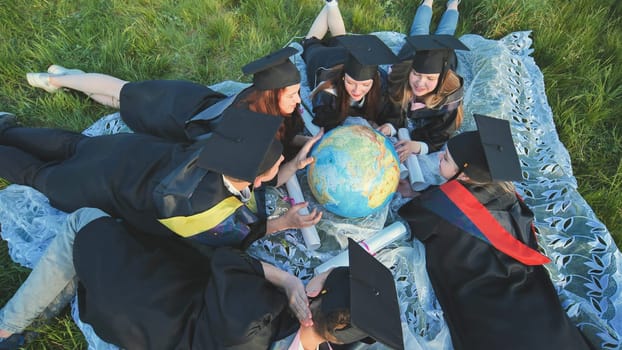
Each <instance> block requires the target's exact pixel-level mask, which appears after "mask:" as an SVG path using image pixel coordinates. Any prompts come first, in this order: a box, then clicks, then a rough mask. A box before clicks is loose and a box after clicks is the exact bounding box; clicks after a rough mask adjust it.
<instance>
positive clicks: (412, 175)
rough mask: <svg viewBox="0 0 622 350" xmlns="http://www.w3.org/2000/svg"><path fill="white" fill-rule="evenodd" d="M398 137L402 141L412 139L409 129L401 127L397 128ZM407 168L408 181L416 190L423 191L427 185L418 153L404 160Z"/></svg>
mask: <svg viewBox="0 0 622 350" xmlns="http://www.w3.org/2000/svg"><path fill="white" fill-rule="evenodd" d="M397 139H398V140H400V141H404V140H407V141H411V139H410V134H409V132H408V129H406V128H400V129H399V130H397ZM404 164H405V165H406V169H408V181H409V183H410V186H411V187H412V189H413V190H414V191H421V190H423V189H425V188H426V187H427V185H426V184H425V183H424V180H423V173H422V172H421V166H420V165H419V160H418V159H417V155H416V154H411V155H409V156H408V158H406V160H405V161H404Z"/></svg>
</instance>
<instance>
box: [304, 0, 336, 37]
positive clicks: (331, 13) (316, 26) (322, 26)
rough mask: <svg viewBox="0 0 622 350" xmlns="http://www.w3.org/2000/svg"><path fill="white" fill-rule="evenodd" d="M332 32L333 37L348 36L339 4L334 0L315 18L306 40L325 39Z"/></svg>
mask: <svg viewBox="0 0 622 350" xmlns="http://www.w3.org/2000/svg"><path fill="white" fill-rule="evenodd" d="M328 32H330V33H331V35H332V36H338V35H344V34H346V26H345V24H344V23H343V17H342V16H341V11H339V6H338V5H337V2H336V1H335V0H333V1H332V2H331V3H329V4H327V5H324V7H323V8H322V10H321V11H320V13H319V14H318V15H317V17H315V20H314V21H313V24H311V28H310V29H309V32H308V33H307V36H306V38H307V39H309V38H312V37H316V38H318V39H323V38H324V36H326V33H328Z"/></svg>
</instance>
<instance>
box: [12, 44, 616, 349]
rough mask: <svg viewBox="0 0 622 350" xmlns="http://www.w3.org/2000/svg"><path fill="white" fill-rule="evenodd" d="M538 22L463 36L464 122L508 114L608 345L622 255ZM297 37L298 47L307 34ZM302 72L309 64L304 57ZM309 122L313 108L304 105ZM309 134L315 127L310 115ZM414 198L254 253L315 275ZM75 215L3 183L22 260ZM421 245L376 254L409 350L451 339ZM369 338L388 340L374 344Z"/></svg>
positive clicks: (596, 340)
mask: <svg viewBox="0 0 622 350" xmlns="http://www.w3.org/2000/svg"><path fill="white" fill-rule="evenodd" d="M374 34H376V35H378V36H379V37H380V38H381V39H382V40H383V41H385V42H386V43H387V44H388V45H389V46H390V47H391V48H392V49H393V50H394V51H397V50H398V49H399V47H401V45H402V43H403V39H404V36H403V34H400V33H394V32H381V33H374ZM529 34H530V33H529V32H515V33H511V34H509V35H508V36H506V37H505V38H503V39H501V40H487V39H484V38H482V37H481V36H477V35H465V36H463V37H461V38H460V39H461V40H462V42H463V43H465V44H466V45H467V46H468V47H469V48H470V49H471V51H469V52H458V58H459V68H458V73H459V74H460V75H462V76H463V77H464V80H465V100H464V103H465V121H464V124H463V126H462V128H461V129H462V130H472V129H475V125H474V121H473V119H472V115H473V113H481V114H486V115H490V116H494V117H497V118H504V119H507V120H509V121H510V123H511V126H512V132H513V136H514V141H515V144H516V146H517V149H518V152H519V156H520V159H521V163H522V169H523V175H524V178H525V180H524V181H522V182H521V183H517V184H516V186H517V189H518V191H519V193H520V194H521V196H522V197H523V198H524V199H525V201H526V203H527V204H528V205H529V207H530V208H531V209H532V210H533V211H534V213H535V216H536V221H535V225H536V229H537V235H538V238H539V242H540V245H541V247H542V249H543V250H544V252H545V253H546V255H547V256H549V257H550V258H551V260H552V262H551V263H550V264H548V265H546V268H547V269H548V271H549V272H550V275H551V278H552V280H553V282H554V285H555V286H556V288H557V291H558V294H559V296H560V299H561V301H562V305H563V306H564V308H565V310H566V312H567V313H568V315H569V316H570V318H571V319H572V320H573V322H575V324H577V325H578V327H579V328H580V329H581V330H582V331H583V332H584V334H585V335H586V336H587V338H588V339H589V341H590V342H591V343H592V344H593V345H594V346H595V348H599V349H619V348H621V347H622V338H621V335H622V297H621V294H620V293H621V288H620V286H622V276H621V274H620V272H621V271H622V255H621V254H620V251H619V250H618V248H617V247H616V244H615V242H614V241H613V239H612V237H611V235H610V233H609V232H608V230H607V228H606V227H605V226H604V225H603V224H602V222H600V221H599V220H598V219H597V218H596V216H595V214H594V212H593V211H592V210H591V208H590V207H589V205H588V204H587V203H586V202H585V200H584V199H583V198H582V197H581V195H580V194H579V193H578V191H577V183H576V179H575V178H574V177H573V174H572V167H571V163H570V156H569V154H568V152H567V150H566V149H565V148H564V146H563V144H562V143H561V142H560V140H559V138H558V136H557V133H556V130H555V124H554V122H553V116H552V111H551V109H550V106H549V105H548V102H547V99H546V95H545V90H544V82H543V76H542V73H541V71H540V69H539V68H538V67H537V65H536V63H535V62H534V60H533V58H532V57H531V56H530V54H531V53H532V52H533V49H532V48H531V44H532V41H531V39H530V37H529ZM290 45H291V46H294V47H297V48H299V49H300V45H299V44H298V43H292V44H290ZM295 62H296V64H297V65H298V67H299V68H300V69H301V71H302V72H304V62H303V61H302V59H301V58H300V57H299V55H298V56H296V57H295ZM302 77H303V89H302V91H301V95H302V98H303V104H304V105H305V107H306V109H307V110H309V107H310V106H309V98H308V97H309V92H310V91H309V89H308V88H307V87H306V83H305V82H304V79H305V77H306V74H302ZM244 86H246V85H245V84H241V83H236V82H223V83H221V84H217V85H215V86H213V88H215V89H217V90H219V91H222V92H224V93H233V92H235V91H239V90H240V89H241V88H243V87H244ZM305 115H306V117H307V119H309V120H310V118H311V116H310V114H309V112H306V113H305ZM125 131H130V130H129V129H127V127H126V126H125V125H124V124H123V122H122V121H121V120H120V118H119V116H118V115H117V114H113V115H109V116H105V117H103V118H102V119H100V120H99V121H97V122H96V123H95V124H93V125H92V126H91V127H90V128H88V129H87V130H85V133H86V134H89V135H99V134H108V133H117V132H125ZM308 131H309V132H310V133H315V132H317V129H316V128H314V127H313V125H309V127H308ZM298 176H299V181H300V184H301V186H302V187H303V192H304V194H305V198H306V199H307V200H308V201H309V202H310V203H311V206H317V203H315V202H314V200H313V197H312V195H311V194H310V191H309V189H308V187H307V186H306V180H305V178H304V176H305V173H304V171H301V172H299V174H298ZM285 196H286V193H285V191H284V189H270V191H269V200H268V209H269V212H271V213H272V215H279V214H280V213H282V212H283V211H284V210H287V208H288V206H289V204H288V202H287V201H286V200H284V197H285ZM403 203H405V200H404V199H402V198H401V197H400V196H399V195H397V196H396V197H395V198H394V199H393V201H392V202H391V203H390V204H389V205H388V206H387V208H385V210H383V211H381V212H379V213H375V214H373V215H371V216H369V217H365V218H360V219H343V218H340V217H337V216H335V215H331V214H330V213H325V216H324V217H323V219H322V221H321V222H320V223H319V224H318V226H317V228H318V232H319V234H320V237H321V238H322V247H321V248H320V249H318V250H316V251H309V250H308V249H306V246H305V245H304V242H303V239H302V236H301V234H300V232H299V231H297V230H288V231H284V232H280V233H277V234H275V235H271V236H270V237H267V238H264V239H261V240H259V241H257V242H256V243H255V244H253V245H252V246H251V247H250V248H249V252H250V253H251V254H252V255H254V256H256V257H258V258H261V259H263V260H266V261H268V262H272V263H274V264H276V265H278V266H280V267H281V268H283V269H285V270H288V271H290V272H292V273H295V274H297V275H298V276H300V277H301V278H302V279H303V280H307V279H308V278H309V277H310V276H311V275H312V273H313V268H314V267H315V266H317V265H319V264H320V263H321V262H323V261H326V260H327V259H329V258H330V257H332V256H334V255H336V254H338V253H339V252H340V251H341V250H342V249H343V248H345V246H346V243H345V242H346V238H347V237H352V238H353V239H355V240H362V239H365V238H367V237H369V236H370V235H371V234H373V233H375V232H377V231H378V230H380V229H381V228H382V227H384V226H386V225H388V224H390V223H391V222H393V221H396V220H400V218H399V217H398V216H397V215H396V210H397V209H398V208H399V207H400V206H401V205H402V204H403ZM65 215H66V214H65V213H62V212H60V211H58V210H56V209H54V208H52V207H51V206H50V205H49V204H48V202H47V199H46V198H45V197H44V196H43V195H42V194H40V193H39V192H37V191H35V190H33V189H31V188H29V187H25V186H18V185H11V186H9V187H7V188H6V189H5V190H2V191H0V222H1V223H2V236H3V238H4V239H5V240H6V241H7V242H8V243H9V252H10V254H11V257H12V258H13V260H14V261H15V262H17V263H19V264H22V265H24V266H28V267H32V266H33V264H34V263H35V262H36V261H37V260H38V258H39V256H40V255H41V253H42V251H43V250H44V249H45V247H46V246H47V242H49V240H50V238H51V237H53V236H54V235H55V234H56V232H57V230H58V229H59V227H60V223H61V222H62V221H63V220H64V216H65ZM423 249H424V248H423V246H422V245H421V244H420V243H418V242H416V241H415V242H408V241H398V242H396V243H393V244H391V245H390V246H389V247H387V248H385V249H383V250H382V251H381V252H380V253H379V254H378V255H377V257H378V259H379V260H380V261H382V262H383V263H384V264H385V265H387V266H389V267H390V268H391V270H392V272H393V274H394V277H395V281H396V286H397V289H398V296H399V301H400V307H401V311H402V328H403V331H404V338H405V339H404V340H405V344H406V348H407V349H451V348H452V346H451V339H450V337H449V332H448V328H447V325H446V324H445V321H444V319H443V312H442V310H441V309H440V306H439V305H438V302H437V300H436V297H435V296H434V293H433V290H432V288H431V285H430V281H429V279H428V276H427V273H426V271H425V255H424V252H423ZM76 305H77V304H76V303H75V301H74V303H73V312H74V319H75V320H76V322H77V323H78V325H79V327H80V328H81V329H82V331H83V333H84V335H85V337H86V339H87V341H88V343H89V348H90V349H116V347H114V346H111V345H109V344H106V343H104V342H102V341H101V340H100V339H99V338H98V337H97V336H96V335H95V334H94V332H93V330H92V329H91V328H90V327H89V326H88V325H85V324H82V323H81V322H80V320H79V319H78V317H77V306H76ZM371 348H374V349H383V348H385V347H384V346H382V345H380V344H375V345H373V346H372V347H371Z"/></svg>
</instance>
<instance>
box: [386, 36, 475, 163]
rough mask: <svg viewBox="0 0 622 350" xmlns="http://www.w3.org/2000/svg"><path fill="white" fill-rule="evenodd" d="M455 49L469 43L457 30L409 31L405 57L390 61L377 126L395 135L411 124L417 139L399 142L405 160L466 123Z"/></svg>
mask: <svg viewBox="0 0 622 350" xmlns="http://www.w3.org/2000/svg"><path fill="white" fill-rule="evenodd" d="M455 50H468V47H466V46H465V45H464V44H462V42H460V40H458V39H456V38H455V37H453V36H452V35H415V36H409V37H407V38H406V44H404V48H403V49H402V52H401V53H400V57H402V58H404V60H403V61H402V62H400V63H398V64H394V65H393V66H392V67H391V72H390V73H389V77H388V92H387V94H388V98H387V101H388V103H387V104H386V105H385V108H384V109H383V111H382V113H381V116H380V121H379V124H381V126H380V127H379V128H378V131H380V132H381V133H383V134H384V135H387V136H395V134H396V133H397V129H399V128H407V129H408V131H409V132H410V139H411V140H412V141H409V140H403V141H400V142H398V143H397V144H396V150H397V153H398V155H399V157H400V160H401V161H404V160H405V159H406V158H408V156H410V155H411V154H426V153H428V152H433V151H438V150H440V149H441V148H442V147H443V146H444V145H445V143H446V142H447V140H448V139H449V138H450V137H451V136H453V134H454V133H455V131H456V130H457V129H458V128H459V127H460V125H461V124H462V118H463V101H462V100H463V93H464V92H463V85H464V83H463V81H462V77H460V76H459V75H458V74H456V73H455V70H456V67H457V64H458V60H457V57H456V53H455Z"/></svg>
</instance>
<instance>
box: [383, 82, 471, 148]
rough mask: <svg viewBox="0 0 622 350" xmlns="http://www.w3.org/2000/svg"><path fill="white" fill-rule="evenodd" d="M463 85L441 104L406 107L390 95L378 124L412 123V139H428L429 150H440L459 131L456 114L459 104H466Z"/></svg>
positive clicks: (400, 125)
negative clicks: (430, 106)
mask: <svg viewBox="0 0 622 350" xmlns="http://www.w3.org/2000/svg"><path fill="white" fill-rule="evenodd" d="M462 98H463V88H462V87H460V88H459V89H458V90H456V91H455V92H453V93H452V94H451V95H449V96H447V97H446V98H445V101H444V102H443V103H442V104H441V106H439V107H438V108H434V109H432V108H421V109H417V110H414V111H411V110H410V104H409V105H408V110H407V111H403V110H401V107H400V106H399V105H396V104H394V103H392V102H390V100H389V99H388V97H387V98H386V101H387V103H386V104H385V105H384V108H383V109H382V111H381V112H380V117H379V120H380V122H379V123H378V124H380V125H382V124H384V123H391V124H392V125H393V126H394V127H395V128H396V129H399V128H405V127H407V125H408V123H411V124H412V126H413V130H412V131H411V132H410V139H411V140H414V141H421V142H425V143H426V144H427V145H428V148H429V151H430V152H434V151H438V150H440V149H441V148H442V147H443V146H444V145H445V143H446V142H447V140H449V138H450V137H452V136H453V134H454V133H455V132H456V130H457V128H456V117H457V116H458V108H459V106H461V105H462Z"/></svg>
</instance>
